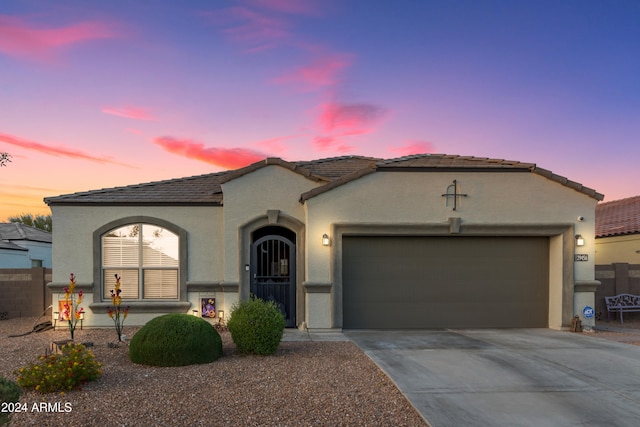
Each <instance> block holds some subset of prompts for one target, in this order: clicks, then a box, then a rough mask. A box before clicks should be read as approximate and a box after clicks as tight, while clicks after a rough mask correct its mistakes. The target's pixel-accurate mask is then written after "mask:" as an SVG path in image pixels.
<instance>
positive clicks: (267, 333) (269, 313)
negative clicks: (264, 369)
mask: <svg viewBox="0 0 640 427" xmlns="http://www.w3.org/2000/svg"><path fill="white" fill-rule="evenodd" d="M227 326H228V328H229V332H231V338H232V339H233V342H234V343H235V344H236V348H237V349H238V353H240V354H259V355H268V354H273V353H275V352H276V350H278V347H279V346H280V341H281V340H282V335H283V334H284V327H285V319H284V315H283V314H282V313H281V312H280V310H279V309H278V306H277V305H276V304H275V303H274V302H273V301H263V300H261V299H258V298H251V299H249V300H248V301H243V302H241V303H239V304H236V305H234V307H233V310H232V311H231V316H229V321H228V322H227Z"/></svg>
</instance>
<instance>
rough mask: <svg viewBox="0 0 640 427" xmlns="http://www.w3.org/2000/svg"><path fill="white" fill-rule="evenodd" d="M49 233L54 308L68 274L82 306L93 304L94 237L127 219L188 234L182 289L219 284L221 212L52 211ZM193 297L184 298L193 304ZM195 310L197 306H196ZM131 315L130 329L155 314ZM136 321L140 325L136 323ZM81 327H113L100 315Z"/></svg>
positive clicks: (96, 208) (156, 209)
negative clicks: (74, 280)
mask: <svg viewBox="0 0 640 427" xmlns="http://www.w3.org/2000/svg"><path fill="white" fill-rule="evenodd" d="M51 211H52V216H53V221H54V227H53V266H54V269H53V280H52V289H53V290H54V294H53V300H54V306H56V304H57V302H56V301H57V300H58V299H62V298H63V297H64V295H63V294H60V293H56V292H55V289H56V288H58V289H61V287H62V286H66V285H67V284H68V281H69V274H70V273H74V274H75V275H76V277H77V282H78V287H79V288H81V289H83V291H84V292H85V297H84V301H85V303H84V306H85V307H88V305H89V304H91V302H93V301H94V295H93V292H92V290H93V289H94V286H95V289H98V290H99V286H100V284H99V283H96V284H94V283H93V278H94V268H99V267H100V266H99V265H98V266H94V253H93V252H94V251H93V245H94V242H93V233H94V231H95V230H97V229H98V228H100V227H103V226H104V225H105V224H108V223H111V222H113V221H116V220H120V219H122V218H127V217H135V216H146V217H152V218H157V219H161V220H165V221H168V222H170V223H172V224H175V225H177V226H178V227H181V228H183V229H185V230H187V231H188V234H187V272H186V273H187V275H186V277H187V283H189V282H193V283H216V282H221V281H223V279H224V278H223V273H222V253H221V252H222V251H221V248H222V208H221V207H215V206H211V207H197V206H183V207H172V206H140V207H132V206H117V207H115V206H114V207H105V206H52V207H51ZM197 296H198V295H197V294H195V293H194V295H190V296H186V298H187V300H189V301H192V302H194V303H195V302H196V301H198V298H197ZM196 307H198V305H196ZM134 311H135V310H133V309H132V310H131V314H130V316H131V319H127V320H128V323H129V324H136V323H135V322H136V321H138V322H141V323H138V324H144V323H145V322H146V321H148V320H150V319H151V318H153V317H155V316H157V315H159V314H162V313H159V312H156V313H151V312H145V313H135V315H134ZM138 319H139V320H138ZM84 324H85V325H86V326H89V327H90V326H112V325H113V322H112V321H111V319H109V318H108V317H107V316H106V314H104V313H93V312H91V310H89V311H88V313H87V315H86V316H85V322H84Z"/></svg>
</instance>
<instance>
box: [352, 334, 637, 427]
mask: <svg viewBox="0 0 640 427" xmlns="http://www.w3.org/2000/svg"><path fill="white" fill-rule="evenodd" d="M344 335H346V336H347V337H348V338H349V339H351V340H352V341H353V342H354V343H355V344H356V345H358V346H359V347H360V348H361V349H362V350H363V351H364V352H365V353H366V354H367V355H368V356H369V357H370V358H371V359H372V360H373V361H374V362H375V363H377V364H378V366H380V368H381V369H382V370H383V371H384V372H386V374H387V375H388V376H389V377H390V378H391V379H392V380H393V381H394V382H395V383H396V385H397V386H398V388H399V389H400V390H401V391H402V392H403V393H404V394H405V396H407V398H408V399H409V400H410V401H411V403H412V404H413V405H414V406H415V408H416V409H417V410H418V411H419V412H420V413H421V414H422V416H423V417H424V418H425V419H426V420H427V422H428V423H429V424H430V425H432V426H433V427H443V426H455V427H459V426H554V427H560V426H633V427H637V426H639V425H640V347H638V346H633V345H629V344H623V343H618V342H613V341H609V340H605V339H600V338H595V337H593V336H586V335H582V334H573V333H570V332H561V331H554V330H549V329H501V330H432V331H354V330H352V331H344Z"/></svg>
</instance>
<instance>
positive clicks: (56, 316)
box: [53, 311, 60, 330]
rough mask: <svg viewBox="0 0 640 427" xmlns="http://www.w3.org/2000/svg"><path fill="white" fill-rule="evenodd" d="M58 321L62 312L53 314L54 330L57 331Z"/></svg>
mask: <svg viewBox="0 0 640 427" xmlns="http://www.w3.org/2000/svg"><path fill="white" fill-rule="evenodd" d="M58 319H60V312H59V311H54V312H53V330H55V329H56V324H57V323H58Z"/></svg>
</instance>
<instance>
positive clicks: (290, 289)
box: [251, 227, 296, 327]
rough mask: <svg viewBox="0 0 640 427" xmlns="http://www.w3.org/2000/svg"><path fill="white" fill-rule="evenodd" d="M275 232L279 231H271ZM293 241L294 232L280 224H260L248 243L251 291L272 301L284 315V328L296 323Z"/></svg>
mask: <svg viewBox="0 0 640 427" xmlns="http://www.w3.org/2000/svg"><path fill="white" fill-rule="evenodd" d="M278 231H281V233H278V234H273V233H274V232H278ZM265 233H269V234H266V235H265ZM291 238H292V239H293V241H292V240H291ZM294 242H295V233H293V232H291V231H289V230H287V229H284V228H281V227H264V228H263V229H260V230H258V231H256V232H254V233H253V243H252V244H251V293H252V294H254V295H255V296H257V297H258V298H260V299H263V300H265V301H273V302H275V303H276V305H277V306H278V308H279V309H280V311H281V312H282V313H283V314H284V316H285V321H286V326H287V327H295V326H296V245H295V243H294Z"/></svg>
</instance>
